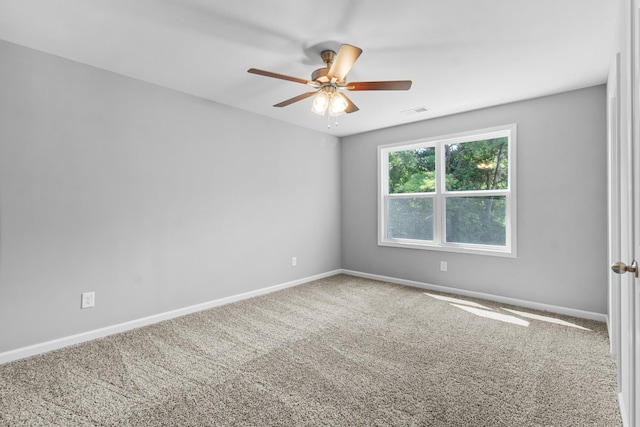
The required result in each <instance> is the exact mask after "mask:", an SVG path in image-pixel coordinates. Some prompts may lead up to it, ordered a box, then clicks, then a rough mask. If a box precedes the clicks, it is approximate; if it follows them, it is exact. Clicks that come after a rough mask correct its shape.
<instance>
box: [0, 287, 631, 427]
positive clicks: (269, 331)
mask: <svg viewBox="0 0 640 427" xmlns="http://www.w3.org/2000/svg"><path fill="white" fill-rule="evenodd" d="M428 294H431V295H428ZM442 295H443V294H438V293H434V292H426V291H424V290H421V289H416V288H410V287H404V286H398V285H393V284H388V283H381V282H376V281H372V280H366V279H360V278H355V277H350V276H345V275H340V276H334V277H331V278H328V279H323V280H319V281H316V282H312V283H308V284H305V285H302V286H298V287H295V288H291V289H287V290H283V291H280V292H276V293H272V294H269V295H265V296H262V297H258V298H254V299H251V300H246V301H242V302H239V303H234V304H231V305H227V306H224V307H219V308H215V309H212V310H208V311H204V312H201V313H197V314H194V315H189V316H185V317H182V318H179V319H174V320H171V321H167V322H163V323H160V324H156V325H153V326H150V327H145V328H141V329H137V330H134V331H130V332H127V333H123V334H119V335H114V336H111V337H107V338H104V339H100V340H96V341H93V342H89V343H85V344H81V345H78V346H74V347H70V348H66V349H63V350H59V351H55V352H51V353H48V354H45V355H41V356H37V357H33V358H30V359H25V360H21V361H17V362H13V363H9V364H5V365H2V366H0V382H1V387H0V425H6V426H14V425H60V426H76V425H77V426H80V425H98V426H128V425H130V426H210V425H211V426H213V425H215V426H231V425H246V426H262V425H280V426H387V425H401V426H417V425H420V426H590V425H592V426H617V425H621V422H620V415H619V413H618V404H617V401H616V394H615V365H614V362H613V360H612V357H611V356H610V355H609V351H608V338H607V332H606V326H605V325H604V324H602V323H599V322H594V321H588V320H581V319H574V318H570V317H566V316H558V315H553V316H551V315H549V314H548V313H540V312H534V311H532V310H526V309H518V308H516V307H506V306H504V305H500V304H496V303H492V302H487V301H481V300H473V301H474V302H475V303H478V304H481V307H477V306H476V307H472V306H470V305H469V304H470V301H471V300H470V299H467V298H464V299H465V300H466V301H465V302H464V303H459V302H456V301H448V300H443V299H440V298H436V297H441V296H442ZM449 297H452V298H458V297H455V296H453V295H449ZM454 304H455V305H454ZM505 308H509V309H513V310H517V311H518V312H512V311H507V310H505ZM529 313H535V314H538V315H542V316H551V317H553V318H554V319H560V320H562V321H564V322H566V323H562V324H559V323H549V321H548V319H545V318H531V317H530V316H529ZM487 316H492V317H487ZM578 327H580V328H578Z"/></svg>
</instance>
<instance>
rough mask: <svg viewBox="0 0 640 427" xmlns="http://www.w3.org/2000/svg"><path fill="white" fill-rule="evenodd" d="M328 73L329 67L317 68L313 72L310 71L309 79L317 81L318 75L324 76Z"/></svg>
mask: <svg viewBox="0 0 640 427" xmlns="http://www.w3.org/2000/svg"><path fill="white" fill-rule="evenodd" d="M327 73H329V68H327V67H324V68H318V69H317V70H315V71H314V72H313V73H311V80H314V81H318V79H319V78H320V77H325V76H326V75H327Z"/></svg>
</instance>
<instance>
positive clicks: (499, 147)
mask: <svg viewBox="0 0 640 427" xmlns="http://www.w3.org/2000/svg"><path fill="white" fill-rule="evenodd" d="M508 142H509V139H508V138H507V137H502V138H493V139H483V140H479V141H469V142H463V143H460V144H447V145H445V146H444V157H445V160H444V162H445V168H446V169H445V170H446V175H445V183H446V187H447V190H448V191H468V190H496V189H500V190H503V189H507V188H508V185H509V182H508V176H509V174H508V172H509V169H508V167H509V165H508V160H509V156H508V150H509V148H508Z"/></svg>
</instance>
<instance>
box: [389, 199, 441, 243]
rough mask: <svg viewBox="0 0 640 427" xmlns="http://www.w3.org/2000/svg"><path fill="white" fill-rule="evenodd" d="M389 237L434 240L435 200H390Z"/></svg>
mask: <svg viewBox="0 0 640 427" xmlns="http://www.w3.org/2000/svg"><path fill="white" fill-rule="evenodd" d="M387 237H388V238H390V239H416V240H433V199H432V198H431V197H410V198H409V197H402V198H389V212H388V222H387Z"/></svg>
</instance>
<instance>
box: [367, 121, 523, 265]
mask: <svg viewBox="0 0 640 427" xmlns="http://www.w3.org/2000/svg"><path fill="white" fill-rule="evenodd" d="M514 153H515V125H509V126H503V127H499V128H493V129H485V130H481V131H475V132H467V133H464V134H459V135H451V136H446V137H441V138H435V139H429V140H423V141H417V142H411V143H403V144H394V145H389V146H382V147H379V158H380V206H379V209H380V212H379V214H380V215H379V218H380V224H379V239H378V241H379V244H380V245H386V246H401V247H415V248H423V249H439V250H446V251H457V252H472V253H486V254H496V255H504V256H515V172H514V171H515V156H514Z"/></svg>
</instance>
